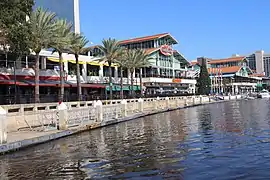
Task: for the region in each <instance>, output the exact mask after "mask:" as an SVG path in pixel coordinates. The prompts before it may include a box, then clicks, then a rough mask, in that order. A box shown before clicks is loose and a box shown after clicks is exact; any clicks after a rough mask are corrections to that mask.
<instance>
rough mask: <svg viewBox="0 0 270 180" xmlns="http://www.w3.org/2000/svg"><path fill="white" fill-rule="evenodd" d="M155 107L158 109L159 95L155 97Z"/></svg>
mask: <svg viewBox="0 0 270 180" xmlns="http://www.w3.org/2000/svg"><path fill="white" fill-rule="evenodd" d="M153 102H154V109H155V110H157V109H158V104H159V97H157V99H154V101H153Z"/></svg>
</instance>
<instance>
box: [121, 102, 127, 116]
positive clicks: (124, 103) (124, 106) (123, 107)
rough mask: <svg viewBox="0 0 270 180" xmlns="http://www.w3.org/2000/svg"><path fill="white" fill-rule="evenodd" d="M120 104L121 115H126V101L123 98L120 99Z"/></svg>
mask: <svg viewBox="0 0 270 180" xmlns="http://www.w3.org/2000/svg"><path fill="white" fill-rule="evenodd" d="M121 106H122V116H123V117H126V116H127V101H126V100H125V99H123V100H122V101H121Z"/></svg>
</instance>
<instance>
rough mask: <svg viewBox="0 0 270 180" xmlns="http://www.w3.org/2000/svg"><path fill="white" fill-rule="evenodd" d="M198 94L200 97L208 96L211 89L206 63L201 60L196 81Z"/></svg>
mask: <svg viewBox="0 0 270 180" xmlns="http://www.w3.org/2000/svg"><path fill="white" fill-rule="evenodd" d="M197 87H198V93H199V94H201V95H208V94H209V93H210V89H211V79H210V77H209V74H208V70H207V66H206V61H205V60H203V61H202V64H201V69H200V76H199V78H198V79H197Z"/></svg>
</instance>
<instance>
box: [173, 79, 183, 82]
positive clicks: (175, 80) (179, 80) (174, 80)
mask: <svg viewBox="0 0 270 180" xmlns="http://www.w3.org/2000/svg"><path fill="white" fill-rule="evenodd" d="M172 82H173V83H181V79H173V80H172Z"/></svg>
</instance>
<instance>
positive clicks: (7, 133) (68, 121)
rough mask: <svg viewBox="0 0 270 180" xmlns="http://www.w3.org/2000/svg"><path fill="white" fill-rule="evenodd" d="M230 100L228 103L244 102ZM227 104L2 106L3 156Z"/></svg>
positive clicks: (195, 99) (196, 100) (200, 99)
mask: <svg viewBox="0 0 270 180" xmlns="http://www.w3.org/2000/svg"><path fill="white" fill-rule="evenodd" d="M240 98H241V96H230V97H229V96H227V97H224V101H229V100H236V99H240ZM216 102H223V100H218V99H216V98H213V97H207V96H188V97H166V98H146V99H130V100H112V101H89V102H72V103H65V104H64V103H61V104H60V105H59V104H56V103H49V104H25V105H9V106H2V111H1V113H0V114H1V122H2V124H1V142H2V143H1V145H0V153H5V152H9V151H13V150H17V149H20V148H24V147H27V146H30V145H35V144H39V143H43V142H47V141H50V140H54V139H58V138H61V137H65V136H68V135H72V134H75V133H79V132H82V131H86V130H90V129H94V128H99V127H103V126H107V125H111V124H115V123H119V122H123V121H127V120H131V119H136V118H139V117H144V116H147V115H152V114H156V113H161V112H166V111H171V110H176V109H180V108H187V107H192V106H196V105H202V104H209V103H216Z"/></svg>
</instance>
